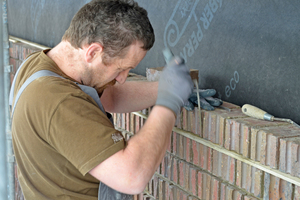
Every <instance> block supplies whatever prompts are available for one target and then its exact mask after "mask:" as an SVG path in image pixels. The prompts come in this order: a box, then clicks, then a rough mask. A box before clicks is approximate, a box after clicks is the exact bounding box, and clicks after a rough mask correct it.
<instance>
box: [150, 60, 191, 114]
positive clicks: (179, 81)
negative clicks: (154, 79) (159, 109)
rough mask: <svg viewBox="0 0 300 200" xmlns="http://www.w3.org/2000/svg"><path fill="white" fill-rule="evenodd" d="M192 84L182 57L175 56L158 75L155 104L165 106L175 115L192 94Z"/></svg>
mask: <svg viewBox="0 0 300 200" xmlns="http://www.w3.org/2000/svg"><path fill="white" fill-rule="evenodd" d="M193 85H194V84H193V81H192V79H191V76H190V73H189V69H188V68H187V67H186V65H185V64H184V61H183V59H182V58H180V57H178V56H175V57H173V58H172V59H171V60H170V62H168V64H167V65H166V67H165V68H164V70H163V72H162V74H161V75H160V79H159V82H158V93H157V100H156V103H155V104H156V105H161V106H165V107H167V108H169V109H171V110H172V111H173V112H174V113H175V115H177V114H178V113H179V112H180V109H181V107H182V106H183V104H184V102H186V101H188V98H189V97H190V95H191V94H192V90H193Z"/></svg>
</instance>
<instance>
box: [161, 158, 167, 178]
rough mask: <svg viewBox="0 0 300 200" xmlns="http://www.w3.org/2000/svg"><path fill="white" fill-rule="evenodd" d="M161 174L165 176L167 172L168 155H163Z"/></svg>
mask: <svg viewBox="0 0 300 200" xmlns="http://www.w3.org/2000/svg"><path fill="white" fill-rule="evenodd" d="M160 174H161V175H163V176H165V174H166V155H165V156H164V157H163V159H162V161H161V163H160Z"/></svg>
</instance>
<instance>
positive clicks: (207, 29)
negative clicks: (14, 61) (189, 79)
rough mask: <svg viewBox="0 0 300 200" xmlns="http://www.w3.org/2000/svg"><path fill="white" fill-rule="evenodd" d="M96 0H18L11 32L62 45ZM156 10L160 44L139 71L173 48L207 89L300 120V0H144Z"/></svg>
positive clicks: (11, 6)
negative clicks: (73, 21)
mask: <svg viewBox="0 0 300 200" xmlns="http://www.w3.org/2000/svg"><path fill="white" fill-rule="evenodd" d="M87 2H89V0H86V1H84V0H76V1H74V0H63V1H59V0H52V1H46V0H10V1H8V12H9V13H8V18H9V32H10V34H11V35H13V36H17V37H20V38H23V39H27V40H30V41H34V42H37V43H40V44H43V45H46V46H50V47H53V46H54V45H56V44H57V43H58V42H59V41H60V39H61V37H62V35H63V33H64V31H65V30H66V28H67V27H68V25H69V22H70V21H71V19H72V17H73V15H74V14H75V13H76V12H77V11H78V10H79V8H80V7H81V6H82V5H84V4H85V3H87ZM137 2H139V4H140V5H141V6H143V7H144V8H146V9H147V10H148V12H149V18H150V20H151V22H152V24H153V27H154V29H155V34H156V43H155V45H154V47H153V48H152V49H151V50H150V51H149V53H148V54H147V56H146V57H145V59H144V60H143V61H142V62H141V63H140V65H139V66H138V68H137V69H135V70H134V72H136V73H138V74H142V75H145V69H146V68H149V67H158V66H163V65H164V61H163V56H162V54H161V50H162V49H163V48H164V47H165V46H168V47H170V48H171V50H172V51H173V53H174V54H177V55H181V56H182V57H183V58H184V59H185V60H186V62H187V64H188V66H189V67H190V68H196V69H199V71H200V84H201V87H202V88H215V89H217V92H218V95H217V96H218V97H219V98H221V99H223V100H225V101H229V102H232V103H235V104H238V105H240V106H242V105H243V104H245V103H250V104H253V105H256V106H258V107H260V108H263V109H265V110H266V111H267V112H269V113H270V114H273V115H275V116H276V117H285V118H291V119H292V120H294V121H296V122H298V123H300V116H299V115H298V113H299V112H300V107H299V106H298V102H299V101H298V99H299V97H300V91H299V85H300V78H299V75H300V37H299V36H300V33H299V29H300V1H299V0H251V1H249V0H201V1H200V0H151V1H149V0H137Z"/></svg>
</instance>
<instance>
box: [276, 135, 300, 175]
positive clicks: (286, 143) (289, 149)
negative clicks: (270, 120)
mask: <svg viewBox="0 0 300 200" xmlns="http://www.w3.org/2000/svg"><path fill="white" fill-rule="evenodd" d="M299 145H300V138H299V137H296V138H282V139H280V159H279V166H280V170H281V171H283V172H287V173H290V174H291V175H293V176H297V177H300V163H299V158H300V146H299Z"/></svg>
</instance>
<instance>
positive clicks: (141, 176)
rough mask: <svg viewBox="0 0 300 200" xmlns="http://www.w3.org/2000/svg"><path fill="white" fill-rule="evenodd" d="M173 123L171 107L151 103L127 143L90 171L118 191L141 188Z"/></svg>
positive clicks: (162, 151) (160, 154)
mask: <svg viewBox="0 0 300 200" xmlns="http://www.w3.org/2000/svg"><path fill="white" fill-rule="evenodd" d="M174 124H175V117H174V113H173V112H172V111H171V110H170V109H168V108H166V107H163V106H154V107H153V110H152V111H151V114H150V116H149V118H148V119H147V121H146V123H145V125H144V126H143V127H142V129H141V130H140V131H139V132H138V133H137V134H136V135H135V136H133V137H132V138H131V139H130V140H129V142H128V146H127V147H126V148H125V149H124V150H122V151H119V152H117V153H116V154H114V155H113V156H111V157H110V158H108V159H107V160H105V161H103V162H102V163H101V164H99V165H98V166H97V167H95V168H94V169H92V170H91V171H90V174H91V175H92V176H94V177H95V178H97V179H98V180H101V181H102V182H103V183H105V184H106V185H108V186H110V187H111V188H113V189H115V190H118V191H120V192H123V193H128V194H138V193H140V192H142V191H143V190H144V188H145V186H146V184H147V183H148V182H149V180H150V179H151V177H152V176H153V174H154V172H155V170H156V169H157V167H158V166H159V164H160V162H161V160H162V158H163V156H164V154H165V151H166V149H167V147H168V145H169V142H170V135H171V131H172V128H173V126H174Z"/></svg>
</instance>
